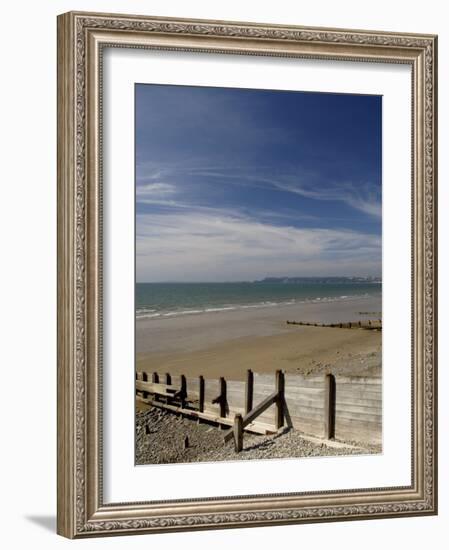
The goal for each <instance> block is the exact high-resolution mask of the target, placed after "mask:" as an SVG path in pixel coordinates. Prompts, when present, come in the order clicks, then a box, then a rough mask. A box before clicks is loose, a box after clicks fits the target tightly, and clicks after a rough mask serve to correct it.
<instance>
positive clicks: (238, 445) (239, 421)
mask: <svg viewBox="0 0 449 550" xmlns="http://www.w3.org/2000/svg"><path fill="white" fill-rule="evenodd" d="M234 448H235V452H236V453H239V452H240V451H241V450H242V449H243V418H242V415H241V414H239V413H237V414H236V415H235V417H234Z"/></svg>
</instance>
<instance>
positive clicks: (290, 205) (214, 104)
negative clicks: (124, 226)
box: [136, 84, 382, 282]
mask: <svg viewBox="0 0 449 550" xmlns="http://www.w3.org/2000/svg"><path fill="white" fill-rule="evenodd" d="M381 221H382V220H381V97H380V96H362V95H349V94H324V93H303V92H288V91H269V90H245V89H231V88H205V87H193V86H192V87H191V86H165V85H151V84H150V85H149V84H137V85H136V271H137V273H136V279H137V281H141V282H144V281H148V282H152V281H241V280H254V279H260V278H263V277H266V276H295V275H298V276H313V275H317V276H330V275H358V276H364V275H380V274H381V229H382V227H381Z"/></svg>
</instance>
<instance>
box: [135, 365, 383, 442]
mask: <svg viewBox="0 0 449 550" xmlns="http://www.w3.org/2000/svg"><path fill="white" fill-rule="evenodd" d="M136 398H137V400H139V401H140V402H142V403H146V404H148V405H152V406H154V407H159V408H162V409H164V410H167V411H170V412H172V413H176V414H181V415H183V416H188V417H190V418H196V419H197V420H198V422H200V421H205V422H210V423H212V424H215V425H217V426H219V427H221V428H222V429H225V430H226V432H225V433H224V441H229V440H230V439H234V444H235V450H236V452H239V451H240V450H242V448H243V434H244V432H245V431H249V432H252V433H257V434H265V435H266V434H272V433H276V432H277V431H278V430H280V429H281V428H283V427H285V426H288V427H293V428H295V429H297V430H299V431H301V432H303V433H305V434H309V435H312V436H318V437H320V438H323V439H333V438H336V439H339V440H343V441H344V440H346V441H359V442H365V443H374V444H379V443H381V439H382V382H381V378H380V377H377V378H367V377H365V378H361V377H354V376H351V377H348V376H334V375H333V374H326V375H314V376H304V375H301V374H290V373H284V372H283V371H280V370H278V371H276V373H274V375H273V374H271V375H269V374H259V373H255V372H252V371H250V370H248V371H247V372H246V377H245V380H244V381H242V380H226V379H225V378H224V377H220V378H219V379H207V380H206V379H205V378H204V377H203V376H199V377H194V378H193V377H192V378H190V377H186V376H184V375H176V376H175V375H173V376H172V375H170V374H169V373H167V374H164V375H160V374H159V373H152V374H149V373H146V372H137V373H136Z"/></svg>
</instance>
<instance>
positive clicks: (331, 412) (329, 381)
mask: <svg viewBox="0 0 449 550" xmlns="http://www.w3.org/2000/svg"><path fill="white" fill-rule="evenodd" d="M335 389H336V384H335V376H334V375H333V374H327V375H326V376H325V379H324V437H325V439H333V438H334V437H335V394H336V392H335Z"/></svg>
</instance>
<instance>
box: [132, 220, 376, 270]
mask: <svg viewBox="0 0 449 550" xmlns="http://www.w3.org/2000/svg"><path fill="white" fill-rule="evenodd" d="M136 254H137V280H138V281H232V280H253V279H259V278H262V277H265V276H284V275H290V276H294V275H370V274H373V275H379V274H380V273H379V268H380V259H381V240H380V237H378V236H376V235H369V234H363V233H357V232H355V231H349V230H335V229H323V228H315V229H314V228H297V227H292V226H287V225H286V226H276V225H270V224H266V223H261V222H258V221H256V220H252V219H250V218H247V217H243V216H233V215H231V214H229V212H220V211H219V210H218V209H217V210H216V211H209V212H208V211H193V212H192V211H189V212H183V211H181V212H179V213H176V214H175V213H163V214H162V213H151V214H148V215H138V217H137V239H136Z"/></svg>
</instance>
